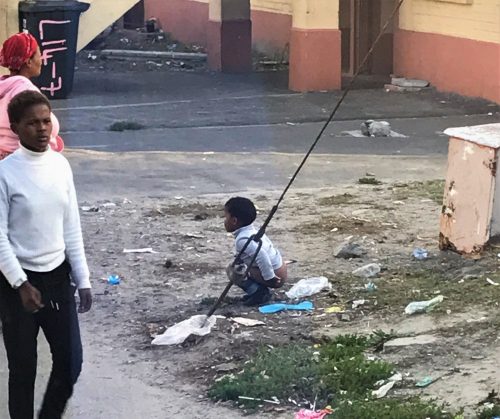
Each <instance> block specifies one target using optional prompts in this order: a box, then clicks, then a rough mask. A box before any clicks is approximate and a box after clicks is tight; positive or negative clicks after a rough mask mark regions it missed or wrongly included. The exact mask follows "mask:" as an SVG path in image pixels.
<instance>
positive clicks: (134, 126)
mask: <svg viewBox="0 0 500 419" xmlns="http://www.w3.org/2000/svg"><path fill="white" fill-rule="evenodd" d="M140 129H144V125H143V124H140V123H138V122H134V121H116V122H113V123H112V124H111V125H110V126H109V128H108V130H109V131H117V132H121V131H137V130H140Z"/></svg>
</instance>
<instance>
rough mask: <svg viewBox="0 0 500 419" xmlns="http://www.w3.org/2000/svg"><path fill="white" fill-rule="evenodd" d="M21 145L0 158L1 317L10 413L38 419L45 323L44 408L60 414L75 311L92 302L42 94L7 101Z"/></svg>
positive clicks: (75, 356) (75, 340)
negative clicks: (47, 370) (48, 356)
mask: <svg viewBox="0 0 500 419" xmlns="http://www.w3.org/2000/svg"><path fill="white" fill-rule="evenodd" d="M8 114H9V120H10V123H11V127H12V130H13V131H14V132H15V133H16V134H17V135H18V137H19V140H20V148H19V149H17V150H16V151H15V152H14V153H12V154H11V155H10V156H8V157H7V158H6V159H4V160H3V161H1V162H0V271H1V274H0V320H1V321H2V325H3V334H4V343H5V347H6V352H7V357H8V361H9V411H10V415H11V417H33V410H34V406H33V393H34V382H35V377H36V359H37V350H36V341H37V335H38V332H39V329H40V328H41V329H42V330H43V332H44V334H45V337H46V338H47V341H48V343H49V345H50V348H51V353H52V361H53V367H52V373H51V376H50V379H49V383H48V386H47V390H46V392H45V396H44V399H43V403H42V407H41V410H40V413H39V418H41V419H49V418H50V419H57V418H61V417H62V415H63V412H64V409H65V407H66V403H67V401H68V399H69V398H70V397H71V394H72V392H73V385H74V384H75V382H76V380H77V378H78V375H79V374H80V371H81V365H82V345H81V340H80V332H79V326H78V315H77V307H76V302H75V288H74V286H75V285H76V287H77V288H78V293H79V297H80V304H79V307H78V311H79V312H80V313H84V312H86V311H88V310H90V308H91V305H92V293H91V290H90V281H89V270H88V266H87V261H86V258H85V251H84V247H83V239H82V232H81V227H80V217H79V212H78V204H77V200H76V193H75V187H74V183H73V174H72V171H71V167H70V165H69V163H68V161H67V160H66V158H65V157H63V156H62V155H61V154H59V153H57V152H54V151H53V150H51V149H50V147H49V141H50V133H51V131H52V122H51V117H50V114H51V106H50V103H49V101H48V99H47V98H46V97H45V96H44V95H42V94H41V93H39V92H35V91H25V92H22V93H20V94H18V95H16V96H15V97H14V98H13V99H12V101H11V102H10V104H9V107H8Z"/></svg>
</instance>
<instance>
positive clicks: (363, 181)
mask: <svg viewBox="0 0 500 419" xmlns="http://www.w3.org/2000/svg"><path fill="white" fill-rule="evenodd" d="M358 183H359V184H360V185H382V182H381V181H380V180H378V179H377V178H374V177H362V178H359V179H358Z"/></svg>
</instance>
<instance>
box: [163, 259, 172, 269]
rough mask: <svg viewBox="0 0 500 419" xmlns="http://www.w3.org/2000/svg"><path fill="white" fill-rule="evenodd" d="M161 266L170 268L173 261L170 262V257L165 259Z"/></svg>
mask: <svg viewBox="0 0 500 419" xmlns="http://www.w3.org/2000/svg"><path fill="white" fill-rule="evenodd" d="M163 266H164V267H165V268H167V269H170V268H171V267H172V266H174V262H172V261H171V260H170V259H167V260H166V261H165V263H164V264H163Z"/></svg>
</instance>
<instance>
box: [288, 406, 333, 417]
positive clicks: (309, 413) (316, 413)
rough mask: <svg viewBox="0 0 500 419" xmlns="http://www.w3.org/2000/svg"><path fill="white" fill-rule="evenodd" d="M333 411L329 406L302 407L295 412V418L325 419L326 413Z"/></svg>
mask: <svg viewBox="0 0 500 419" xmlns="http://www.w3.org/2000/svg"><path fill="white" fill-rule="evenodd" d="M331 413H333V410H332V409H331V408H329V407H327V408H325V409H323V410H308V409H300V410H299V411H298V412H297V413H295V419H323V418H324V417H325V416H326V415H329V414H331Z"/></svg>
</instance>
